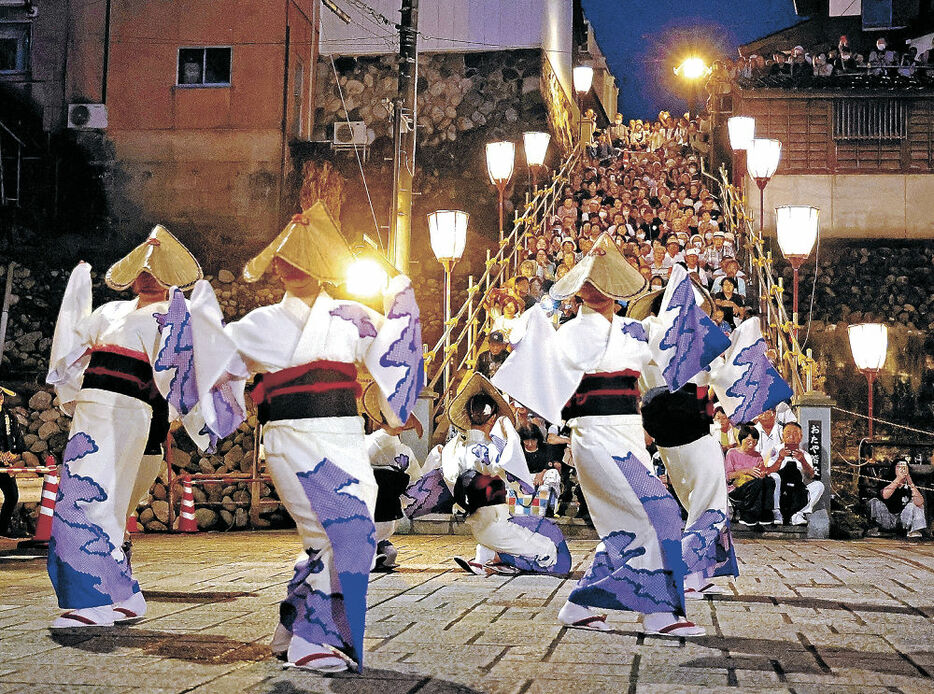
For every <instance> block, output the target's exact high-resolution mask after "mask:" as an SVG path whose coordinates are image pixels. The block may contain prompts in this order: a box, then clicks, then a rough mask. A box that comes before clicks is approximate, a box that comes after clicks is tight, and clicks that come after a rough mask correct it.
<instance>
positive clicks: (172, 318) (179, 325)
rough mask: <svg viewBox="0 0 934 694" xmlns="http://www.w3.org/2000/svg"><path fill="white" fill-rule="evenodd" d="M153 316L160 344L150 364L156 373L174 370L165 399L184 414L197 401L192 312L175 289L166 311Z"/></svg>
mask: <svg viewBox="0 0 934 694" xmlns="http://www.w3.org/2000/svg"><path fill="white" fill-rule="evenodd" d="M153 318H155V319H156V323H157V325H158V326H159V333H160V334H161V335H162V343H163V344H162V348H161V349H160V350H159V355H158V356H157V357H156V361H155V362H154V363H153V365H152V367H153V369H154V370H155V371H156V372H161V371H168V370H169V369H175V375H174V376H173V377H172V380H171V382H170V383H169V392H168V395H167V396H166V400H168V402H169V404H170V405H172V407H174V408H175V409H176V410H177V411H178V413H179V414H181V415H186V414H188V413H189V412H190V411H191V409H192V408H193V407H194V406H195V405H196V404H197V403H198V385H197V381H196V379H195V362H194V341H193V340H192V336H191V314H190V313H189V312H188V303H187V302H186V301H185V295H184V294H182V291H181V290H180V289H178V288H176V289H174V290H173V291H172V300H171V301H170V302H169V308H168V310H167V311H166V312H165V313H154V314H153ZM166 330H168V335H166Z"/></svg>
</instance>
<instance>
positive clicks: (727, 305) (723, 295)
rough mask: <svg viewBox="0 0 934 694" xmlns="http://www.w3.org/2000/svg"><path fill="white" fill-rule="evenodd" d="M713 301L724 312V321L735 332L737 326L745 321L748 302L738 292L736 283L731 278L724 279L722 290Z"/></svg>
mask: <svg viewBox="0 0 934 694" xmlns="http://www.w3.org/2000/svg"><path fill="white" fill-rule="evenodd" d="M713 300H714V303H715V304H716V305H717V306H718V307H719V308H720V309H721V310H722V311H723V320H724V321H726V322H727V323H729V325H730V327H731V328H733V329H734V330H735V329H736V326H737V325H739V323H740V322H741V321H742V320H743V316H744V312H745V310H746V302H745V301H744V300H743V297H742V296H741V295H740V294H739V293H738V292H737V291H736V284H735V282H734V281H733V280H732V279H730V278H729V277H724V278H723V282H722V283H721V290H720V291H719V292H717V293H716V294H714V295H713Z"/></svg>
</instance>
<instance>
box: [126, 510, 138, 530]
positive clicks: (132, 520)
mask: <svg viewBox="0 0 934 694" xmlns="http://www.w3.org/2000/svg"><path fill="white" fill-rule="evenodd" d="M126 531H127V532H128V533H131V534H132V533H138V532H139V523H137V522H136V513H135V512H134V513H132V514H131V515H130V517H129V518H127V519H126Z"/></svg>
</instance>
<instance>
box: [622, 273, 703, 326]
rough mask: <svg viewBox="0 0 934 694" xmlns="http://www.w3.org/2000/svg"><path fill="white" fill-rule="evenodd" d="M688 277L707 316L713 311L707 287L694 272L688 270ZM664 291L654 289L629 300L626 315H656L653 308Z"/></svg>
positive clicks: (642, 317)
mask: <svg viewBox="0 0 934 694" xmlns="http://www.w3.org/2000/svg"><path fill="white" fill-rule="evenodd" d="M688 277H690V278H691V283H692V284H693V285H694V298H695V299H696V300H697V302H698V304H699V305H700V307H701V308H702V309H703V310H704V313H706V314H707V315H708V316H709V315H711V314H712V313H713V305H714V304H713V297H712V296H710V292H709V291H707V288H706V287H705V286H704V283H703V282H701V281H700V278H699V277H698V276H697V274H696V273H694V272H689V273H688ZM664 293H665V290H664V288H662V289H656V290H654V291H651V292H649V293H647V294H643V295H642V296H640V297H639V298H638V299H634V300H633V301H630V302H629V306H627V307H626V316H627V317H629V318H635V319H636V320H642V319H644V318H647V317H648V316H654V315H656V311H655V309H656V308H657V306H656V301H659V302H660V301H661V296H662V294H664Z"/></svg>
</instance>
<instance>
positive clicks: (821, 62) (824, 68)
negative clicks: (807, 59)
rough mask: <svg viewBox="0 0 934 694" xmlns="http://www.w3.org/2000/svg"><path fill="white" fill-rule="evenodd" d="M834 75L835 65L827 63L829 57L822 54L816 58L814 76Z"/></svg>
mask: <svg viewBox="0 0 934 694" xmlns="http://www.w3.org/2000/svg"><path fill="white" fill-rule="evenodd" d="M831 75H833V65H831V64H830V63H829V62H827V55H826V54H825V53H820V54H818V55H817V57H815V58H814V76H815V77H830V76H831Z"/></svg>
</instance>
